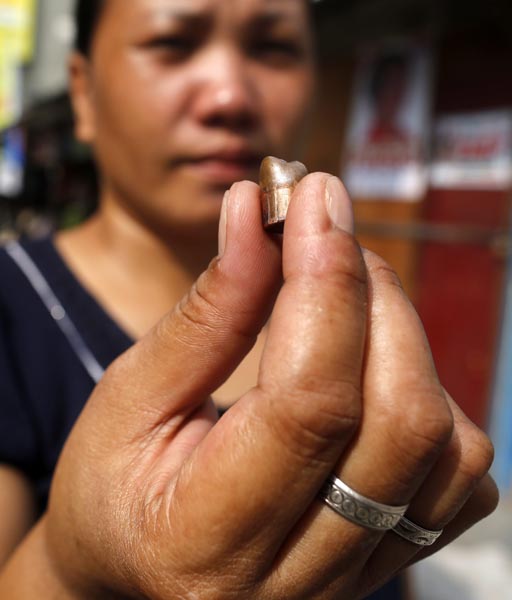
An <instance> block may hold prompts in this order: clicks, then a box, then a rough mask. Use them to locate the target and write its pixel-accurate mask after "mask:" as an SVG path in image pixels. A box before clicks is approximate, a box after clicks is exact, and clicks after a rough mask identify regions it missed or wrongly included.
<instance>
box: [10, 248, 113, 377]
mask: <svg viewBox="0 0 512 600" xmlns="http://www.w3.org/2000/svg"><path fill="white" fill-rule="evenodd" d="M5 250H6V252H7V254H8V255H9V256H10V257H11V259H12V260H13V261H14V262H15V263H16V265H17V266H18V267H19V269H20V270H21V272H22V273H23V274H24V275H25V277H26V278H27V279H28V281H29V283H30V284H31V286H32V287H33V289H34V291H35V292H36V294H37V295H38V296H39V298H41V300H42V302H43V304H44V305H45V306H46V308H47V310H48V312H49V313H50V316H51V318H52V319H53V320H54V321H55V323H56V325H57V326H58V327H59V329H60V330H61V331H62V333H63V334H64V336H65V337H66V339H67V340H68V342H69V344H70V346H71V348H72V349H73V351H74V352H75V354H76V356H77V357H78V359H79V361H80V362H81V363H82V365H83V366H84V368H85V370H86V371H87V372H88V373H89V375H90V376H91V378H92V380H93V381H94V382H95V383H98V382H99V380H100V379H101V378H102V377H103V374H104V373H105V369H104V368H103V367H102V366H101V365H100V363H99V362H98V361H97V360H96V357H95V356H94V354H93V353H92V352H91V350H90V349H89V347H88V346H87V344H86V343H85V340H84V339H83V337H82V335H81V334H80V332H79V331H78V329H77V328H76V327H75V324H74V323H73V321H72V320H71V319H70V318H69V316H68V314H67V312H66V310H65V308H64V307H63V306H62V304H61V303H60V301H59V299H58V298H57V296H56V295H55V293H54V291H53V290H52V288H51V287H50V285H49V283H48V282H47V281H46V279H45V277H44V275H43V274H42V273H41V271H40V269H39V268H38V266H37V265H36V264H35V262H34V261H33V260H32V258H31V257H30V256H29V254H28V253H27V252H26V250H25V249H24V248H23V247H22V246H21V245H20V244H19V243H18V242H9V243H8V244H7V245H6V246H5Z"/></svg>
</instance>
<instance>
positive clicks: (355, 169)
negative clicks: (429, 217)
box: [342, 44, 432, 201]
mask: <svg viewBox="0 0 512 600" xmlns="http://www.w3.org/2000/svg"><path fill="white" fill-rule="evenodd" d="M431 67H432V65H431V54H430V51H429V50H427V49H426V48H425V47H418V46H413V45H403V44H402V45H395V46H385V47H382V48H380V49H374V50H367V51H366V52H365V54H364V56H363V57H362V58H361V61H360V65H359V68H358V72H357V75H356V82H355V89H354V99H353V106H352V111H351V116H350V121H349V126H348V135H347V140H346V147H345V153H344V161H343V162H344V164H343V173H342V176H343V179H344V182H345V184H346V186H347V188H348V190H349V192H350V193H351V195H352V197H353V198H354V199H368V200H371V199H387V200H402V201H419V200H421V199H422V197H423V195H424V193H425V189H426V186H427V176H428V169H427V161H426V149H427V147H428V146H427V144H428V133H429V130H430V113H431V71H432V68H431Z"/></svg>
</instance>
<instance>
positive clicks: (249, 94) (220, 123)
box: [193, 49, 259, 130]
mask: <svg viewBox="0 0 512 600" xmlns="http://www.w3.org/2000/svg"><path fill="white" fill-rule="evenodd" d="M247 62H248V61H246V60H244V57H243V56H240V55H239V54H238V53H237V52H235V51H230V50H229V49H224V50H219V51H217V52H215V53H211V54H210V55H209V56H208V57H205V60H204V61H203V64H202V69H201V72H202V74H201V76H200V77H199V79H198V86H197V89H196V97H195V102H194V105H193V110H194V114H195V118H196V119H198V120H199V121H200V122H201V123H202V124H203V125H207V126H210V127H225V128H228V129H234V130H250V129H252V128H254V127H256V126H257V125H258V117H259V115H258V90H257V85H256V83H255V81H254V80H253V78H252V77H251V74H250V67H249V66H248V64H247Z"/></svg>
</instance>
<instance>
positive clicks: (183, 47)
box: [148, 35, 196, 57]
mask: <svg viewBox="0 0 512 600" xmlns="http://www.w3.org/2000/svg"><path fill="white" fill-rule="evenodd" d="M195 45H196V43H195V40H193V39H191V38H188V37H184V36H177V35H174V36H165V37H159V38H156V39H154V40H151V42H149V44H148V47H149V48H150V49H151V50H156V51H157V52H159V53H164V54H168V55H169V56H172V57H182V56H186V55H188V54H190V53H191V52H192V51H193V50H194V48H195Z"/></svg>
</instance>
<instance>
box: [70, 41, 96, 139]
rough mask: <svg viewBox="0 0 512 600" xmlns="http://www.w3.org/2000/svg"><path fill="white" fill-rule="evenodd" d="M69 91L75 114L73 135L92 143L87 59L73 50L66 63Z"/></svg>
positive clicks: (90, 80) (93, 121)
mask: <svg viewBox="0 0 512 600" xmlns="http://www.w3.org/2000/svg"><path fill="white" fill-rule="evenodd" d="M68 74H69V93H70V96H71V104H72V106H73V113H74V116H75V136H76V138H77V139H78V140H79V141H81V142H84V143H86V144H92V143H93V142H94V138H95V135H96V119H95V111H94V104H93V89H92V87H93V85H92V78H91V69H90V63H89V61H88V59H87V58H86V57H85V56H84V55H83V54H81V53H79V52H73V54H72V55H71V56H70V59H69V64H68Z"/></svg>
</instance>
